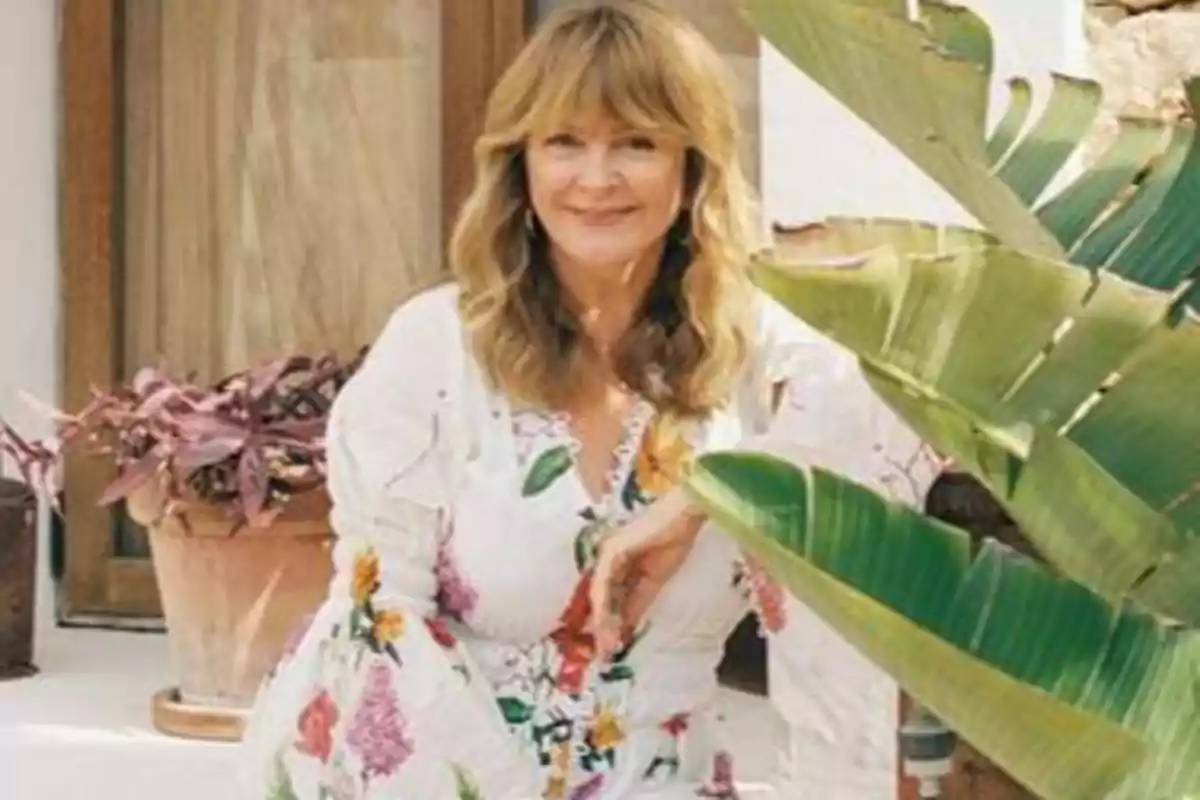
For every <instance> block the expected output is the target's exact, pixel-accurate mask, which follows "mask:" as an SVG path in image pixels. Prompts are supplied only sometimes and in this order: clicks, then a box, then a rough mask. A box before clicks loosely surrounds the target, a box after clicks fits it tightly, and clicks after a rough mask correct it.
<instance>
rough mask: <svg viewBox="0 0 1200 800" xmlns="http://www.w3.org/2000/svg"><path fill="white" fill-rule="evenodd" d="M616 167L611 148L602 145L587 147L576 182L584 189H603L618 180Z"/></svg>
mask: <svg viewBox="0 0 1200 800" xmlns="http://www.w3.org/2000/svg"><path fill="white" fill-rule="evenodd" d="M616 167H617V165H616V164H615V163H614V159H613V152H612V149H611V148H609V147H606V146H602V145H597V146H593V147H589V148H587V150H586V152H585V153H584V155H583V163H582V164H581V165H580V169H579V174H578V175H577V180H578V182H579V184H580V185H581V186H583V187H584V188H589V189H604V188H607V187H609V186H612V185H613V184H614V183H616V182H617V181H618V180H619V179H620V174H619V172H618V170H617V168H616Z"/></svg>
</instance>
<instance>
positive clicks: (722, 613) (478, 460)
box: [246, 0, 801, 800]
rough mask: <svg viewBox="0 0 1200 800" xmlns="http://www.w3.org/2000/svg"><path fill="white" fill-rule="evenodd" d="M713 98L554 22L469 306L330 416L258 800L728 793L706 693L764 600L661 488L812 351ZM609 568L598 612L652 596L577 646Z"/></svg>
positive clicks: (624, 5)
mask: <svg viewBox="0 0 1200 800" xmlns="http://www.w3.org/2000/svg"><path fill="white" fill-rule="evenodd" d="M721 71H722V65H721V61H720V59H719V57H718V56H717V55H716V54H715V53H714V52H713V50H712V49H711V48H710V46H709V45H708V44H707V43H706V42H705V40H704V39H703V38H702V36H701V35H700V34H698V33H697V32H696V31H695V30H694V29H693V28H692V27H691V26H689V25H688V24H687V23H685V22H683V21H682V20H680V19H679V18H678V17H676V16H674V15H672V14H670V13H668V12H667V11H664V10H663V9H661V8H659V7H658V6H656V5H654V4H653V3H650V2H639V1H638V0H625V1H621V0H611V1H610V2H596V3H592V4H589V5H587V6H585V7H583V8H575V9H573V10H560V11H558V12H556V13H553V14H552V15H550V17H549V18H548V19H547V20H546V22H545V23H544V25H543V26H542V27H541V29H540V30H539V31H538V32H537V33H536V35H535V36H534V37H533V38H532V39H531V41H530V42H529V43H528V45H527V46H526V48H525V49H524V51H523V52H522V53H521V54H520V55H519V56H518V58H517V59H516V61H515V63H514V64H513V65H512V66H511V67H510V69H509V70H508V71H507V72H506V74H505V75H504V76H503V77H502V79H501V80H500V82H499V84H498V86H497V87H496V89H495V91H494V94H493V96H492V98H491V101H490V104H489V107H488V109H487V114H486V121H485V126H484V128H485V130H484V133H483V135H482V136H481V138H480V139H479V141H478V145H477V148H476V184H475V188H474V191H473V193H472V194H471V196H470V197H469V199H468V200H467V202H466V203H465V205H464V208H463V210H462V213H461V216H460V218H459V220H458V221H457V226H456V229H455V232H454V236H453V241H452V246H451V260H452V264H453V268H454V270H455V273H456V280H455V281H454V283H453V284H452V285H448V286H444V287H440V288H437V289H434V290H431V291H429V292H426V293H423V294H421V295H419V296H417V297H415V298H413V299H411V300H409V301H408V302H406V303H404V304H403V306H402V307H401V308H399V309H398V310H397V311H396V312H395V314H394V316H393V317H392V318H391V320H390V321H389V322H388V324H387V325H386V328H385V330H384V331H383V333H382V334H381V336H380V337H379V339H378V341H377V342H376V343H375V345H374V347H373V349H372V352H371V354H370V356H369V357H368V359H367V361H366V363H365V365H364V366H363V368H362V370H361V372H360V373H359V374H358V375H357V376H356V377H355V378H354V379H353V380H352V381H351V382H350V383H349V385H347V386H346V387H345V389H344V390H343V391H342V392H341V394H340V395H339V397H338V400H337V402H336V404H335V406H334V409H333V414H332V419H331V422H330V426H329V430H328V437H327V446H328V453H329V490H330V493H331V496H332V498H333V501H334V509H333V513H332V521H333V525H334V528H335V530H336V532H337V534H338V537H339V540H338V543H337V546H336V548H335V554H334V560H335V565H336V571H337V574H336V578H335V580H334V581H333V584H332V586H331V589H330V593H329V598H328V601H327V602H326V603H325V604H324V606H323V607H322V608H321V610H320V611H319V612H318V613H317V614H316V616H315V619H314V620H313V622H312V624H311V626H310V627H309V628H308V629H307V631H306V632H305V633H304V634H303V636H301V637H300V638H299V643H298V644H297V645H296V646H295V647H293V648H290V649H289V651H288V653H287V654H286V655H285V656H284V657H283V659H282V660H281V662H280V664H279V665H278V667H277V669H276V671H275V673H274V674H273V676H271V677H270V678H269V679H268V681H267V683H266V685H265V686H264V688H263V692H262V694H261V697H260V700H259V702H258V704H257V707H256V709H255V713H254V717H253V719H252V721H251V723H250V726H249V729H248V731H247V734H246V747H247V748H248V750H247V755H248V758H249V759H250V761H251V763H252V765H253V767H254V769H255V771H256V773H257V774H256V776H255V777H254V784H253V788H252V791H251V795H250V796H252V797H256V798H268V797H272V798H274V797H286V798H298V799H299V800H325V798H330V799H331V800H368V799H370V800H443V798H482V800H502V799H503V798H522V799H524V798H571V799H572V800H584V799H585V798H606V799H607V800H635V799H636V800H651V798H658V799H659V800H673V799H676V798H694V797H707V798H732V797H735V796H736V795H735V791H734V788H733V783H732V775H731V767H730V763H729V758H728V756H727V755H726V753H725V751H724V750H723V749H722V747H721V744H720V743H719V742H718V741H716V739H715V737H714V727H713V722H714V720H713V719H712V715H713V712H712V710H711V704H712V701H713V698H714V694H715V691H716V688H717V684H716V672H715V671H716V666H717V664H718V662H719V660H720V658H721V655H722V647H723V644H724V642H725V639H726V637H727V636H728V635H729V633H730V632H731V631H732V630H733V628H734V626H735V624H736V623H737V622H738V621H739V619H740V618H741V617H742V616H743V615H744V614H745V613H746V612H747V609H748V608H750V607H751V606H754V605H756V604H755V602H754V601H755V600H756V599H757V600H759V601H762V602H760V604H758V608H759V609H760V610H761V611H762V612H764V613H763V616H762V618H763V622H764V625H765V628H766V629H767V630H768V631H774V630H777V629H778V627H779V626H780V625H781V622H782V621H781V619H780V617H779V615H778V613H777V612H778V609H779V596H778V594H777V593H775V592H772V591H770V589H769V585H768V584H767V583H766V581H765V580H763V578H762V576H761V574H760V573H757V572H756V571H754V570H753V569H750V568H748V567H747V566H746V565H745V564H744V563H743V562H742V561H741V559H739V554H738V552H737V551H736V549H735V547H734V545H733V544H732V543H731V541H730V540H729V539H727V538H726V537H724V536H722V535H721V534H720V533H719V532H717V531H713V530H710V529H708V528H706V527H705V526H704V525H703V518H702V517H701V516H700V515H699V514H698V512H696V511H695V510H694V509H690V508H689V507H688V506H687V503H686V502H685V501H684V500H683V496H682V494H681V493H680V491H679V490H678V488H677V483H678V479H679V477H680V473H681V470H682V469H683V468H684V467H685V466H686V463H687V461H688V460H689V459H690V458H691V457H693V456H694V454H696V453H698V452H700V451H703V450H707V449H711V448H728V447H732V446H736V445H738V444H739V443H740V442H743V441H744V440H745V439H746V438H747V437H749V436H752V435H754V434H756V433H758V432H760V431H761V430H762V429H763V427H764V425H765V424H766V422H767V421H768V420H769V418H770V415H771V407H770V406H771V398H772V387H773V386H774V384H776V383H777V382H778V381H779V380H781V379H782V376H783V375H784V374H785V371H786V369H787V363H786V362H787V360H788V353H789V352H790V350H791V347H790V345H793V344H795V343H796V342H797V341H798V340H797V337H798V336H799V335H801V334H800V329H798V328H797V327H795V326H794V325H793V324H792V323H791V321H790V319H789V317H788V316H787V315H786V313H784V312H783V311H782V310H780V309H779V308H778V307H777V306H773V305H771V304H770V303H768V302H766V300H765V298H763V297H762V296H760V295H758V294H757V293H755V292H754V290H753V289H752V287H751V285H750V283H749V282H748V279H747V275H746V273H745V271H744V265H745V263H746V261H747V246H748V238H749V236H750V234H751V231H750V227H749V225H748V222H747V219H746V217H747V211H748V209H749V207H750V201H749V198H748V195H747V189H746V186H745V184H744V181H743V177H742V175H741V173H740V171H739V169H738V165H737V156H738V145H739V142H738V131H737V123H736V112H735V109H734V107H733V104H732V103H731V100H730V97H729V95H728V94H727V91H726V88H725V86H724V85H723V82H722V79H721ZM605 541H608V542H610V543H611V542H617V543H624V544H622V545H621V546H619V547H613V548H612V549H611V550H610V551H609V555H608V556H607V557H606V560H605V561H604V571H605V575H606V576H607V577H606V578H605V579H604V581H605V582H604V583H603V586H602V588H605V589H607V588H610V587H612V586H614V585H615V584H613V583H612V582H611V581H615V580H616V579H617V578H621V579H622V585H624V579H625V578H632V577H637V575H640V576H641V577H642V580H641V582H640V583H637V584H635V588H636V593H635V594H634V595H632V596H629V597H625V598H616V597H614V598H613V600H614V601H615V600H623V602H622V603H621V605H620V608H619V611H620V613H619V614H602V615H598V616H597V618H596V619H595V620H593V619H592V606H591V597H590V593H591V591H592V590H593V582H592V576H593V572H594V570H595V569H596V564H597V553H598V551H599V550H600V549H601V548H602V547H604V542H605ZM614 554H615V557H614ZM631 566H636V567H637V568H638V570H639V571H638V572H637V574H636V575H631V574H630V573H631V570H630V567H631ZM604 597H605V598H606V599H605V608H606V609H607V608H608V605H609V603H608V595H604Z"/></svg>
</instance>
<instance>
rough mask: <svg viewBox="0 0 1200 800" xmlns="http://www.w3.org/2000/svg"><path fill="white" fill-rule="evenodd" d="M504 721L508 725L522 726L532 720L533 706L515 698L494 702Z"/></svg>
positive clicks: (500, 699) (502, 698)
mask: <svg viewBox="0 0 1200 800" xmlns="http://www.w3.org/2000/svg"><path fill="white" fill-rule="evenodd" d="M496 703H497V704H499V706H500V712H501V713H502V714H504V721H505V722H507V723H508V724H509V725H523V724H524V723H526V722H529V720H531V719H533V706H531V705H529V704H528V703H524V702H522V701H521V700H518V699H517V698H515V697H501V698H498V699H497V700H496Z"/></svg>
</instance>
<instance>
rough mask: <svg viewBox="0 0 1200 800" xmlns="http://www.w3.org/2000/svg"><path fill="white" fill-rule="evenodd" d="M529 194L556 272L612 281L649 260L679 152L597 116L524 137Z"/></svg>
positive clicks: (667, 214) (670, 196) (677, 193)
mask: <svg viewBox="0 0 1200 800" xmlns="http://www.w3.org/2000/svg"><path fill="white" fill-rule="evenodd" d="M525 163H526V168H527V178H528V183H529V196H530V199H531V202H532V204H533V211H534V213H535V214H536V215H537V218H538V220H539V221H540V223H541V225H542V227H543V229H544V230H545V232H546V234H547V236H548V237H549V240H550V250H551V255H552V257H553V258H554V260H555V264H556V266H557V267H558V268H559V269H566V270H580V271H583V272H585V273H587V277H588V278H589V279H591V280H606V279H607V280H619V279H620V278H621V276H622V275H624V274H626V272H627V269H628V268H629V267H631V266H633V265H636V264H638V263H644V262H646V261H647V260H648V259H653V261H654V263H657V261H658V258H659V255H660V252H661V249H662V243H663V239H664V237H665V236H666V233H667V230H668V229H669V228H670V227H671V224H672V223H673V222H674V221H675V218H676V216H677V215H678V214H679V207H680V203H681V201H682V195H683V174H684V148H683V146H682V144H681V143H679V142H677V141H675V140H673V139H671V138H669V137H666V136H664V135H661V134H657V133H647V132H645V131H638V130H634V129H632V128H629V127H628V126H626V125H623V124H621V123H619V122H615V121H613V120H611V119H608V118H605V117H599V118H594V119H581V120H576V121H574V124H569V125H565V126H563V127H562V128H560V129H555V130H550V131H545V132H542V133H539V134H538V135H535V136H532V137H530V141H529V143H528V146H527V149H526V160H525Z"/></svg>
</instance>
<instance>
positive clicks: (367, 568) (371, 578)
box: [351, 548, 379, 606]
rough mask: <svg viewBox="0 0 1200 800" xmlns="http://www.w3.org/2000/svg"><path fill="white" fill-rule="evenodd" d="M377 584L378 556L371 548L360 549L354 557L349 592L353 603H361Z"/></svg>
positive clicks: (367, 597) (372, 592) (364, 601)
mask: <svg viewBox="0 0 1200 800" xmlns="http://www.w3.org/2000/svg"><path fill="white" fill-rule="evenodd" d="M378 586H379V556H377V555H376V554H375V551H374V550H372V549H369V548H368V549H366V550H362V551H360V552H359V553H358V554H357V555H356V556H355V557H354V578H353V581H352V583H351V592H352V593H353V595H354V604H355V605H359V606H361V605H363V604H364V603H366V602H367V600H369V599H370V598H371V595H372V594H374V593H375V590H376V589H377V588H378Z"/></svg>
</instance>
